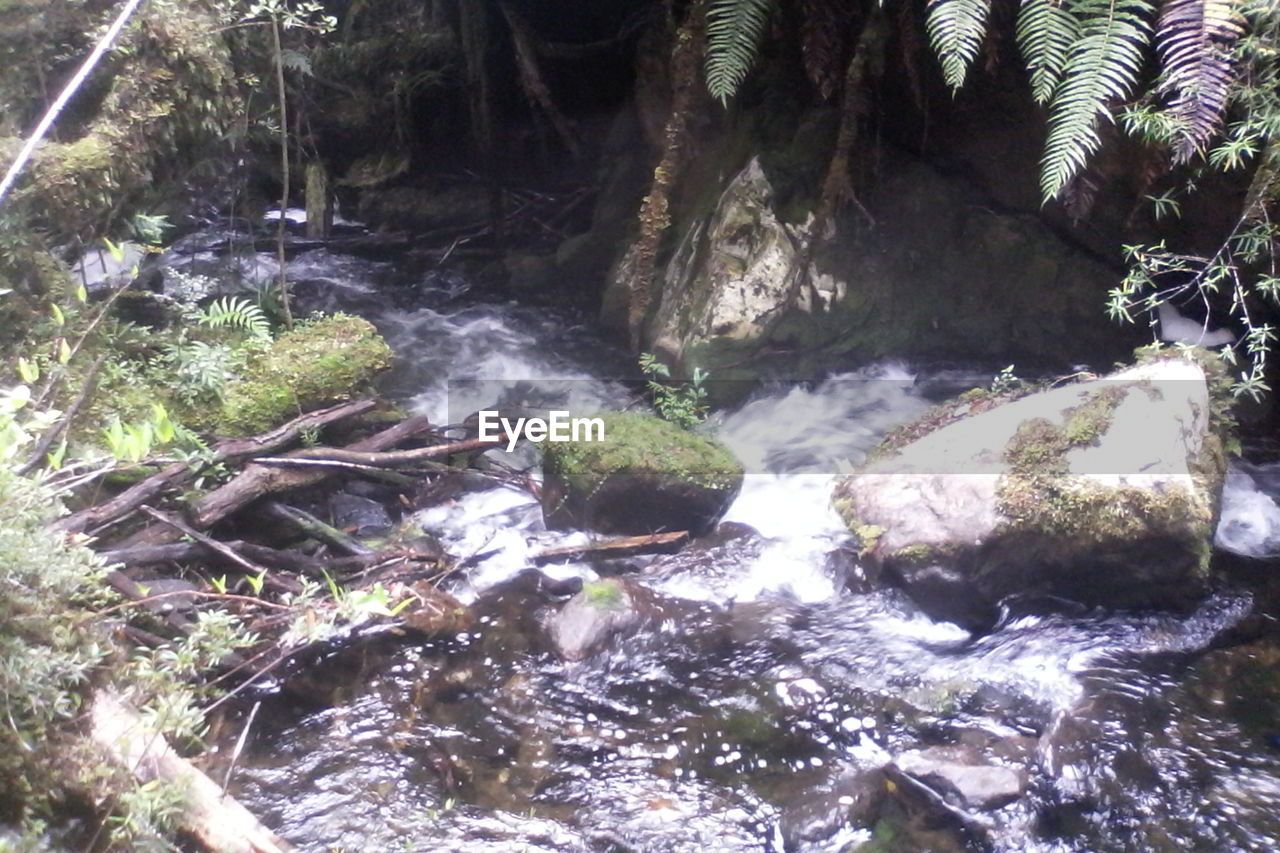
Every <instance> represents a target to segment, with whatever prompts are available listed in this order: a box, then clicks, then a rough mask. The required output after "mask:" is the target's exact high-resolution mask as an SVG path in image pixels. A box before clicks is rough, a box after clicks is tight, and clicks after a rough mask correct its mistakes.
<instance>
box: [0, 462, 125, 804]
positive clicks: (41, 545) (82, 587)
mask: <svg viewBox="0 0 1280 853" xmlns="http://www.w3.org/2000/svg"><path fill="white" fill-rule="evenodd" d="M59 512H60V507H59V506H58V504H57V502H56V501H55V500H54V498H53V497H52V496H50V495H49V494H48V492H47V491H46V490H44V489H42V488H40V487H39V486H37V485H36V484H35V483H33V482H31V481H29V480H25V479H23V478H21V477H18V476H16V475H15V474H13V473H12V472H11V470H10V469H9V467H8V466H7V465H0V720H3V724H0V778H3V779H5V780H6V782H5V785H4V786H3V789H0V813H7V814H10V815H12V814H14V813H15V809H16V813H18V814H25V815H32V816H34V813H35V812H38V811H40V810H41V809H42V808H44V803H45V798H46V797H48V796H50V795H53V796H56V795H57V794H58V793H59V791H60V790H61V788H62V787H63V786H64V785H65V784H67V782H68V781H70V780H69V779H68V778H67V770H68V768H67V764H68V762H67V761H66V760H63V759H59V758H58V754H59V752H61V751H62V750H63V749H65V748H66V745H65V744H64V743H62V742H61V739H62V737H63V734H64V733H65V732H67V731H69V728H68V727H69V724H70V721H71V720H72V719H73V718H74V717H75V715H76V714H77V713H79V712H80V710H81V709H82V707H83V701H84V698H85V696H86V691H87V689H88V686H89V685H90V683H91V682H92V681H93V679H94V678H95V673H96V672H97V671H98V669H99V667H100V666H101V665H102V664H103V662H104V660H105V658H106V655H107V653H108V646H107V643H106V637H105V636H102V635H100V634H99V633H98V632H97V631H96V630H95V629H94V628H93V627H92V626H91V625H90V624H89V623H87V622H86V620H85V617H86V613H85V611H84V607H85V605H87V604H90V603H92V602H93V599H94V598H95V597H96V596H97V595H98V594H99V593H98V591H99V590H100V589H101V580H102V574H103V567H102V565H101V562H100V561H99V560H98V559H97V558H96V557H95V556H94V555H93V554H92V553H91V552H90V551H89V550H88V549H87V548H84V547H79V546H70V545H68V544H66V543H65V542H64V541H63V539H62V537H61V536H59V535H58V534H56V533H54V532H52V531H49V530H47V529H46V528H45V522H46V521H48V520H49V519H50V518H52V517H54V516H55V515H57V514H58V513H59Z"/></svg>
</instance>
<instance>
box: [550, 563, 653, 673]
mask: <svg viewBox="0 0 1280 853" xmlns="http://www.w3.org/2000/svg"><path fill="white" fill-rule="evenodd" d="M642 618H643V614H642V604H641V602H640V598H639V596H638V595H637V589H636V588H635V587H633V586H632V585H630V584H628V583H627V582H626V581H623V580H621V579H619V578H605V579H604V580H600V581H596V582H594V583H589V584H584V585H583V587H582V591H581V592H579V593H578V594H577V595H575V596H574V597H573V598H571V599H569V601H568V603H566V604H565V606H564V607H562V608H561V609H560V612H559V613H557V614H556V615H555V617H554V618H553V619H552V620H551V632H550V633H551V641H552V642H553V643H554V644H555V648H556V651H557V652H559V654H560V656H561V657H562V658H564V659H565V660H570V661H578V660H584V659H586V658H588V657H590V656H591V655H592V654H594V653H595V652H597V651H599V649H600V647H601V646H602V645H604V642H605V641H606V640H608V639H609V638H610V637H612V636H613V635H614V634H617V633H618V632H620V631H625V630H628V629H631V628H634V627H636V626H637V625H639V624H640V621H641V619H642Z"/></svg>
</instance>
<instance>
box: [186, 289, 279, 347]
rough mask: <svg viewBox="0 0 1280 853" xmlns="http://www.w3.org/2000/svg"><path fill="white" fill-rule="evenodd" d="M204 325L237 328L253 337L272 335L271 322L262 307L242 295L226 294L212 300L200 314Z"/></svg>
mask: <svg viewBox="0 0 1280 853" xmlns="http://www.w3.org/2000/svg"><path fill="white" fill-rule="evenodd" d="M199 321H200V323H201V324H202V325H205V326H207V327H209V328H210V329H224V328H225V329H235V330H237V331H240V332H243V333H244V334H246V335H248V336H249V337H251V338H257V339H258V340H264V341H265V340H267V339H269V338H270V337H271V323H270V321H268V320H267V315H266V314H264V313H263V312H262V309H261V308H259V307H258V306H257V305H255V304H253V303H252V302H250V301H249V300H248V299H245V298H244V297H241V296H224V297H222V298H221V299H215V300H214V301H213V302H210V303H209V305H208V306H207V307H206V308H205V309H204V311H203V312H202V313H201V314H200V315H199Z"/></svg>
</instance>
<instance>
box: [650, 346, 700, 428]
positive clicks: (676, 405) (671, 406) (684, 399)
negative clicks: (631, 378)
mask: <svg viewBox="0 0 1280 853" xmlns="http://www.w3.org/2000/svg"><path fill="white" fill-rule="evenodd" d="M640 369H641V370H643V371H644V374H645V376H648V377H649V379H648V381H647V382H646V383H645V385H646V387H647V388H648V389H649V396H650V398H651V399H652V400H653V408H654V409H655V410H656V411H657V413H658V416H659V417H661V418H662V419H663V420H664V421H670V422H671V423H673V424H675V425H677V426H681V427H684V428H685V429H692V428H693V427H695V426H697V425H698V424H700V423H702V421H704V420H705V419H706V417H707V404H706V399H707V389H706V387H705V383H706V381H707V376H708V374H707V372H706V371H704V370H703V369H702V368H700V367H695V368H694V369H693V376H691V377H690V378H689V380H688V381H687V382H680V383H672V382H671V381H670V380H671V370H670V368H668V367H667V366H666V365H665V364H663V363H662V362H660V361H658V360H657V359H656V358H655V357H654V355H653V354H652V353H647V352H645V353H641V354H640Z"/></svg>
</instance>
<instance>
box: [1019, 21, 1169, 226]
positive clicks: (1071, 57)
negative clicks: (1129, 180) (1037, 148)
mask: <svg viewBox="0 0 1280 853" xmlns="http://www.w3.org/2000/svg"><path fill="white" fill-rule="evenodd" d="M1073 12H1074V13H1075V14H1076V15H1077V16H1078V17H1079V20H1080V38H1079V39H1078V40H1077V41H1076V43H1075V44H1074V45H1072V46H1071V51H1070V53H1068V55H1067V61H1066V63H1065V64H1064V65H1063V67H1062V80H1061V82H1059V83H1058V85H1057V87H1056V88H1055V89H1054V92H1053V99H1052V101H1051V103H1050V104H1049V137H1048V139H1047V140H1046V142H1045V146H1044V156H1043V158H1042V159H1041V169H1040V192H1041V194H1042V195H1043V196H1044V199H1045V200H1046V201H1048V200H1049V199H1051V198H1053V197H1054V196H1056V195H1057V194H1058V193H1059V192H1060V191H1061V190H1062V188H1063V187H1064V186H1065V185H1066V184H1067V182H1068V181H1070V180H1071V179H1072V178H1073V177H1075V175H1076V173H1077V172H1079V171H1080V169H1081V168H1082V167H1083V166H1084V164H1085V161H1087V160H1088V159H1089V155H1091V154H1092V153H1093V152H1095V151H1097V150H1098V145H1099V138H1098V120H1099V119H1104V118H1105V119H1108V120H1110V118H1111V113H1110V111H1109V110H1108V104H1109V103H1110V102H1112V101H1115V100H1120V99H1122V98H1124V97H1126V96H1127V95H1128V94H1129V91H1130V90H1131V89H1132V88H1133V84H1134V81H1135V80H1136V79H1137V77H1138V71H1139V69H1141V67H1142V58H1143V51H1144V49H1145V48H1146V46H1147V45H1148V43H1149V42H1150V39H1151V23H1150V17H1151V12H1152V6H1151V4H1150V3H1149V2H1147V0H1079V2H1077V3H1076V4H1075V6H1074V8H1073Z"/></svg>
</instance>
